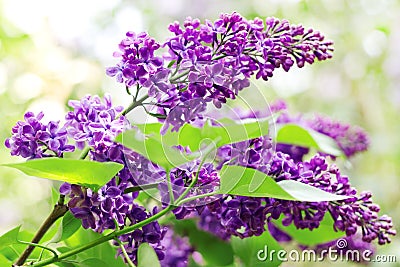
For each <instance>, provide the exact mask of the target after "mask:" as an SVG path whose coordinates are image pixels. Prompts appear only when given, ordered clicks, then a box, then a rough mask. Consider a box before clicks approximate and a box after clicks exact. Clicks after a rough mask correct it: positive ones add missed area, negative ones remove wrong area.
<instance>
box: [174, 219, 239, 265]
mask: <svg viewBox="0 0 400 267" xmlns="http://www.w3.org/2000/svg"><path fill="white" fill-rule="evenodd" d="M174 230H175V232H176V233H178V234H179V235H185V236H188V237H189V242H190V244H191V245H192V246H193V247H195V249H196V251H198V252H199V253H200V254H201V255H202V256H203V259H204V260H205V261H206V262H207V263H208V264H209V265H211V266H226V265H229V264H232V263H233V249H232V247H231V245H230V244H229V243H227V242H225V241H223V240H221V239H219V238H218V237H216V236H215V235H212V234H210V233H208V232H205V231H202V230H199V229H198V228H197V226H196V223H195V222H194V221H193V220H190V219H187V220H179V221H175V222H174Z"/></svg>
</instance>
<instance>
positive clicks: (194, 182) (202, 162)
mask: <svg viewBox="0 0 400 267" xmlns="http://www.w3.org/2000/svg"><path fill="white" fill-rule="evenodd" d="M212 151H213V150H210V151H208V152H207V154H206V155H205V156H204V157H203V158H202V160H201V162H200V165H199V167H198V168H197V173H196V176H195V177H194V179H193V180H192V182H191V183H190V185H189V186H188V187H187V188H186V189H185V191H184V192H183V193H182V195H180V196H179V197H178V199H177V200H176V203H179V202H180V201H181V200H182V199H183V198H184V197H185V196H186V195H187V194H188V193H189V191H190V189H192V188H193V186H194V185H195V184H196V183H197V181H198V180H199V174H200V169H201V167H202V166H203V165H204V162H205V161H206V159H207V157H208V155H209V154H210V153H211V152H212ZM177 206H179V205H177Z"/></svg>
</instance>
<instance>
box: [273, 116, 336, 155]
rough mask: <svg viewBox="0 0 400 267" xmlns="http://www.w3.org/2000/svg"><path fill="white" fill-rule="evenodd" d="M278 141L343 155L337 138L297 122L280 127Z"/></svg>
mask: <svg viewBox="0 0 400 267" xmlns="http://www.w3.org/2000/svg"><path fill="white" fill-rule="evenodd" d="M276 141H277V142H278V143H284V144H291V145H297V146H303V147H309V148H315V149H317V150H318V151H321V152H324V153H327V154H330V155H334V156H342V155H343V152H342V151H341V149H340V148H339V146H338V145H337V143H336V142H335V140H333V139H332V138H330V137H329V136H327V135H324V134H321V133H319V132H317V131H314V130H312V129H307V128H304V127H302V126H300V125H297V124H285V125H281V126H280V127H278V133H277V136H276Z"/></svg>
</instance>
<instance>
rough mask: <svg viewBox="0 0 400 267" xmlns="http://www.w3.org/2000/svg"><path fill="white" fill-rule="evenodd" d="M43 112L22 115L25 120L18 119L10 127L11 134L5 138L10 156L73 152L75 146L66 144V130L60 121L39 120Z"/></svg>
mask: <svg viewBox="0 0 400 267" xmlns="http://www.w3.org/2000/svg"><path fill="white" fill-rule="evenodd" d="M43 116H44V114H43V113H42V112H40V113H39V114H37V115H36V116H35V114H34V113H32V112H27V113H25V115H24V120H25V121H18V122H17V123H16V125H15V126H14V127H13V128H12V130H11V132H12V136H11V137H10V138H7V139H6V140H5V146H6V147H7V148H9V149H10V150H11V155H12V156H21V157H23V158H28V159H34V158H42V157H63V154H64V152H73V151H74V150H75V146H73V145H69V144H68V136H67V131H66V129H65V127H64V126H60V122H59V121H57V122H55V121H50V122H49V123H48V124H43V123H42V122H41V120H42V118H43Z"/></svg>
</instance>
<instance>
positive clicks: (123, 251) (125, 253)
mask: <svg viewBox="0 0 400 267" xmlns="http://www.w3.org/2000/svg"><path fill="white" fill-rule="evenodd" d="M115 241H117V242H118V244H119V247H120V248H121V251H122V254H124V257H125V260H126V262H127V263H128V265H129V266H130V267H136V266H135V264H133V262H132V261H131V258H129V255H128V253H127V252H126V249H125V247H124V244H122V242H121V240H119V239H118V238H116V239H115Z"/></svg>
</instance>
